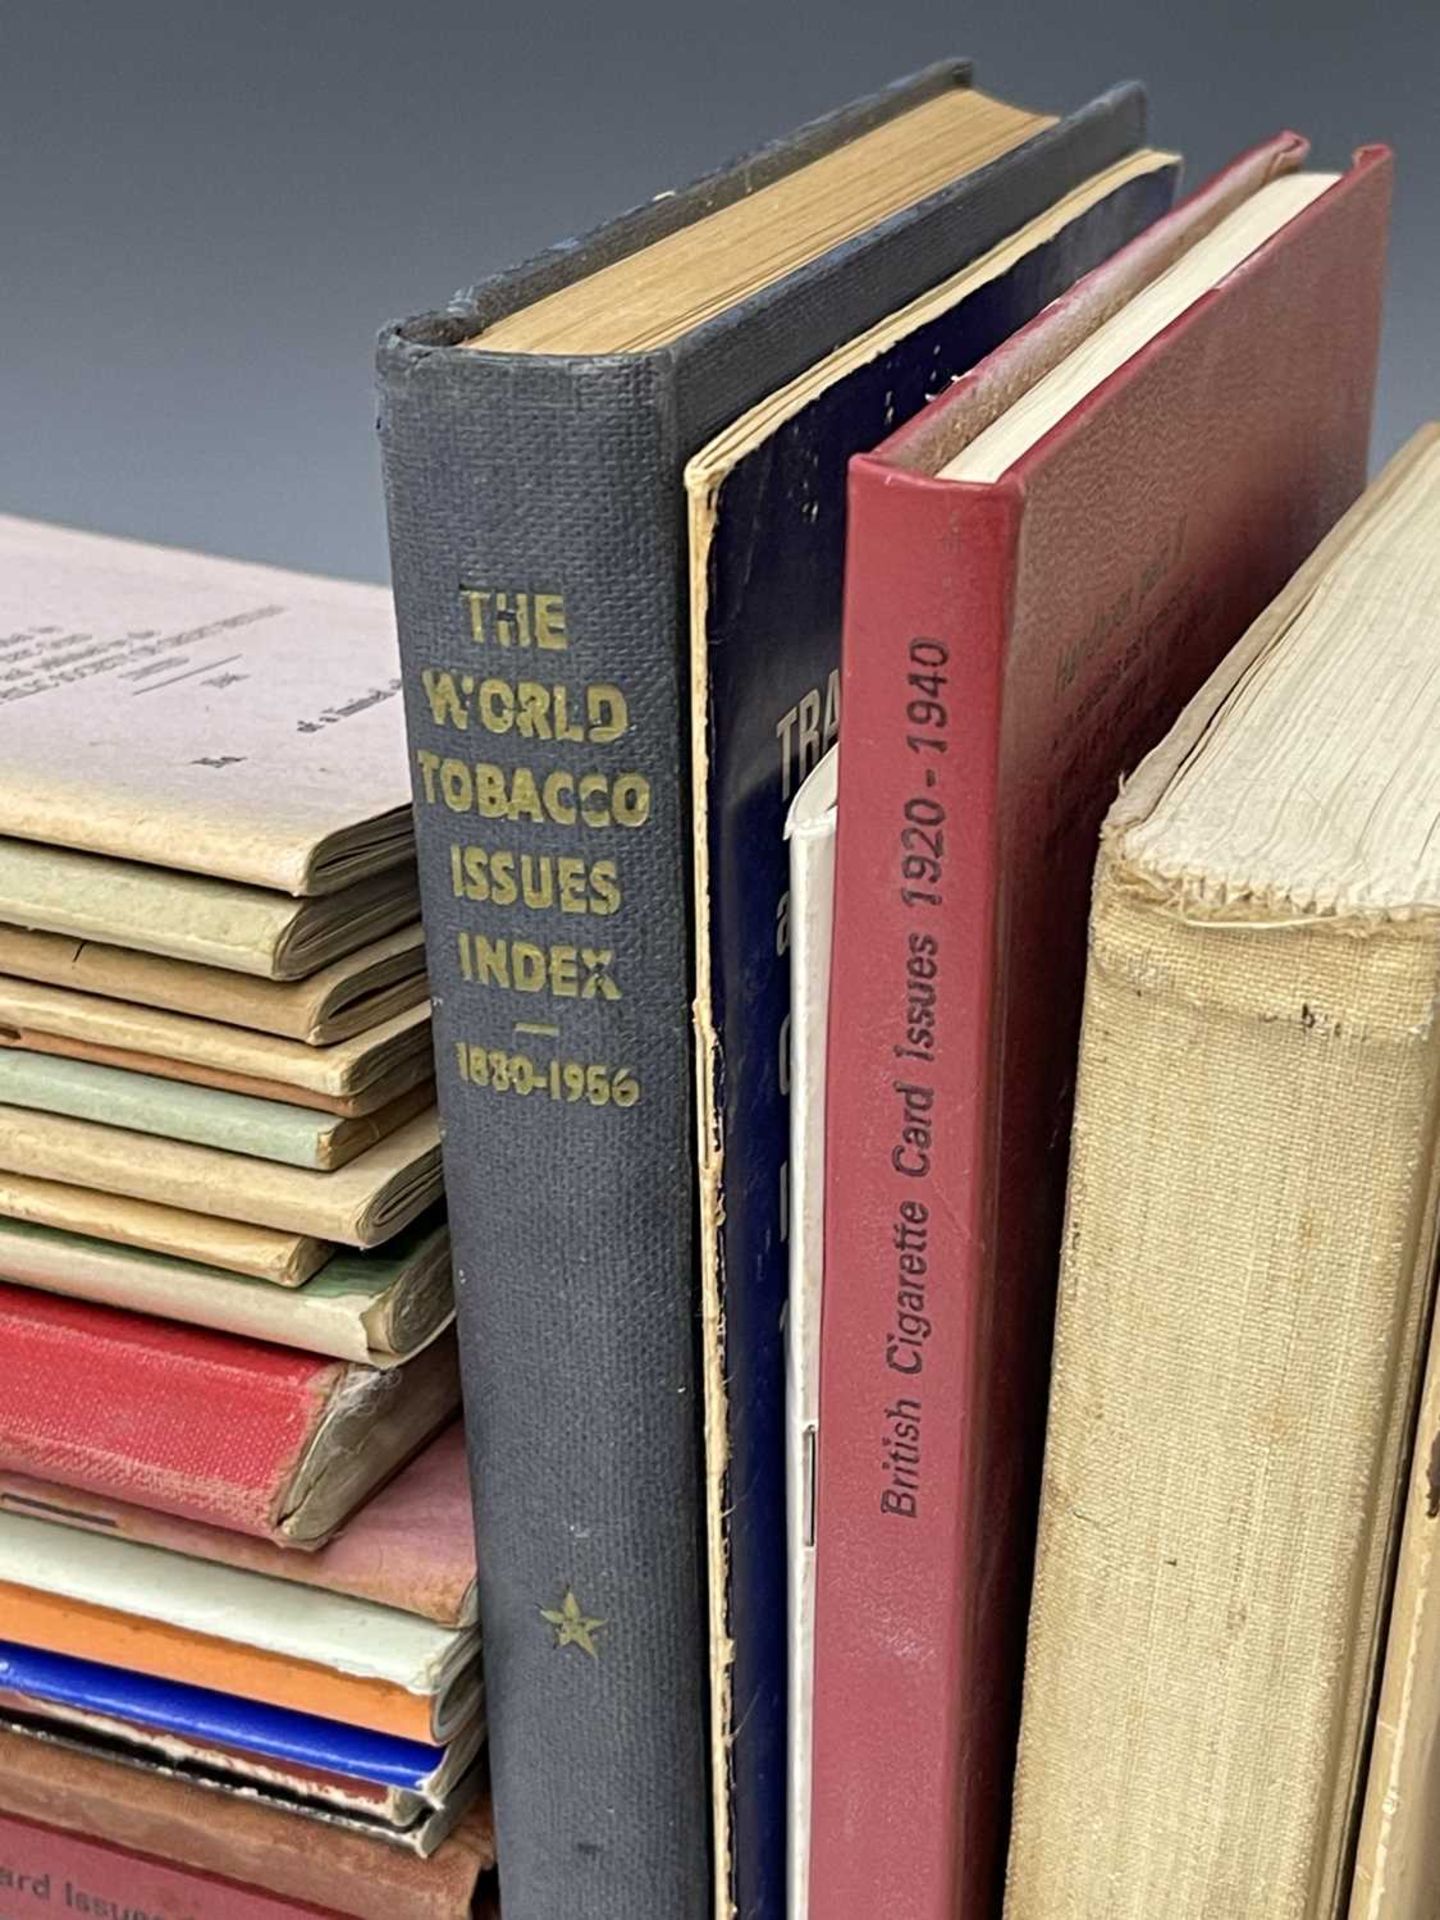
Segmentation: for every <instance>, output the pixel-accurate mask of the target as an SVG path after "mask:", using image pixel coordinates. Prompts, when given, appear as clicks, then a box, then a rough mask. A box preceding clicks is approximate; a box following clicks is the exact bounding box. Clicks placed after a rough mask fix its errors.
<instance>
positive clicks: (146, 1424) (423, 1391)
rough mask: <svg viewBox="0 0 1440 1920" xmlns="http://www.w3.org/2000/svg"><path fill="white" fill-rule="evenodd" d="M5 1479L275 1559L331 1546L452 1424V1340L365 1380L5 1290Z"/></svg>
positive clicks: (1, 1464) (240, 1344) (253, 1345)
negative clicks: (38, 1483)
mask: <svg viewBox="0 0 1440 1920" xmlns="http://www.w3.org/2000/svg"><path fill="white" fill-rule="evenodd" d="M0 1351H3V1353H4V1356H5V1362H4V1374H3V1385H0V1471H4V1472H6V1473H12V1472H13V1473H23V1474H32V1475H34V1476H36V1477H37V1478H43V1479H46V1480H51V1481H56V1482H58V1483H59V1484H60V1485H62V1486H67V1487H76V1488H79V1489H82V1490H83V1491H85V1492H87V1493H93V1494H101V1495H105V1496H107V1497H117V1498H119V1499H123V1500H129V1501H134V1502H135V1503H136V1504H137V1505H139V1506H143V1507H154V1508H157V1509H159V1510H160V1511H161V1512H164V1513H170V1514H176V1515H178V1516H180V1517H181V1518H182V1519H186V1520H194V1521H202V1522H206V1523H208V1524H210V1525H212V1526H216V1527H229V1528H233V1529H234V1530H236V1531H237V1532H240V1533H248V1534H257V1535H260V1536H261V1537H263V1538H265V1539H269V1540H273V1541H275V1542H277V1543H278V1544H281V1545H284V1546H297V1547H314V1546H318V1545H319V1544H320V1543H321V1542H323V1541H324V1540H326V1539H328V1538H329V1536H330V1535H331V1534H332V1533H333V1532H334V1531H335V1529H336V1528H337V1527H338V1526H340V1525H341V1524H342V1523H343V1522H344V1521H345V1520H346V1519H347V1518H348V1517H349V1515H350V1514H351V1513H352V1512H353V1511H354V1509H355V1508H356V1507H357V1506H359V1505H360V1503H361V1502H362V1501H363V1500H364V1499H365V1498H366V1497H367V1495H369V1494H370V1493H371V1492H372V1491H373V1490H374V1488H375V1487H376V1486H377V1485H378V1484H380V1482H381V1481H383V1480H385V1479H386V1478H388V1477H389V1475H390V1474H391V1473H393V1472H394V1470H395V1469H396V1467H398V1466H399V1465H401V1464H402V1463H403V1462H404V1461H405V1460H406V1459H407V1458H408V1457H409V1456H410V1455H411V1454H413V1453H414V1452H415V1451H416V1450H417V1448H419V1447H420V1446H421V1445H422V1444H423V1443H424V1442H425V1441H426V1440H428V1439H429V1438H430V1436H431V1435H432V1434H433V1433H434V1432H436V1430H437V1429H438V1428H440V1427H441V1426H443V1425H444V1424H445V1422H446V1421H447V1420H448V1419H449V1418H450V1416H451V1415H452V1414H453V1413H454V1412H455V1409H456V1406H457V1403H458V1401H459V1396H460V1390H459V1380H458V1375H457V1370H456V1363H455V1353H454V1343H453V1341H451V1340H448V1339H442V1340H440V1341H438V1342H436V1343H435V1344H434V1345H433V1346H431V1347H429V1348H427V1349H426V1350H425V1351H424V1352H422V1353H419V1354H417V1355H416V1356H415V1358H414V1359H412V1360H409V1361H407V1362H406V1363H405V1364H404V1365H403V1366H399V1367H392V1368H389V1369H386V1370H384V1371H377V1370H376V1369H375V1368H373V1367H365V1366H359V1365H350V1364H347V1363H346V1362H345V1361H343V1360H327V1359H322V1358H320V1357H318V1356H317V1355H315V1354H309V1353H300V1352H296V1351H294V1350H292V1349H291V1348H288V1347H272V1346H267V1345H265V1344H263V1343H262V1342H260V1341H256V1340H245V1339H241V1338H240V1337H239V1336H237V1335H235V1334H229V1333H215V1332H212V1331H210V1329H208V1328H205V1327H192V1326H187V1325H184V1324H182V1323H181V1322H179V1321H174V1320H155V1319H151V1318H150V1317H149V1316H148V1315H146V1314H141V1313H128V1312H124V1311H122V1310H121V1309H119V1308H117V1307H107V1306H98V1305H95V1304H92V1303H91V1302H89V1301H83V1300H69V1299H65V1298H62V1297H61V1296H59V1295H56V1294H48V1293H38V1292H32V1291H31V1290H30V1289H29V1288H26V1287H17V1286H11V1285H9V1284H8V1283H6V1282H0Z"/></svg>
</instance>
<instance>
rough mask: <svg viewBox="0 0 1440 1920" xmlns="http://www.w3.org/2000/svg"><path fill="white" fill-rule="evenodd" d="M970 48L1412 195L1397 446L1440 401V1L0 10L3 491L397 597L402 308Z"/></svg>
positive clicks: (1222, 146)
mask: <svg viewBox="0 0 1440 1920" xmlns="http://www.w3.org/2000/svg"><path fill="white" fill-rule="evenodd" d="M947 53H963V54H968V55H970V56H971V57H972V58H973V59H974V60H975V61H976V64H977V73H978V78H979V81H980V84H981V85H984V86H988V87H989V88H991V89H992V90H993V91H995V92H998V93H1001V94H1003V95H1006V96H1008V97H1009V98H1011V99H1014V100H1016V101H1017V102H1020V103H1021V104H1024V105H1027V106H1034V107H1044V108H1064V107H1069V106H1074V105H1078V104H1079V103H1080V102H1081V101H1083V100H1085V99H1087V98H1088V97H1089V96H1090V95H1092V94H1094V93H1097V92H1099V91H1100V90H1101V89H1102V88H1104V87H1105V86H1107V85H1109V84H1110V83H1111V82H1113V81H1115V80H1119V79H1127V78H1131V77H1138V78H1141V79H1144V80H1145V81H1146V82H1147V83H1148V85H1149V88H1150V100H1151V134H1152V139H1153V140H1154V141H1155V142H1156V143H1157V144H1164V145H1169V146H1173V147H1176V148H1178V149H1179V150H1180V151H1181V152H1183V153H1184V154H1185V156H1186V160H1187V174H1186V177H1187V180H1188V181H1189V182H1190V183H1191V184H1194V183H1196V182H1198V181H1199V180H1200V179H1201V178H1203V177H1204V176H1205V175H1206V174H1207V173H1209V172H1210V171H1212V170H1213V169H1214V168H1215V167H1217V166H1219V165H1220V164H1222V163H1223V161H1224V160H1226V159H1227V158H1228V157H1229V156H1230V155H1231V154H1232V153H1234V152H1235V151H1237V150H1238V149H1240V148H1242V147H1244V146H1247V145H1249V144H1251V143H1252V142H1254V141H1255V140H1257V139H1260V138H1261V137H1263V136H1264V135H1266V134H1268V133H1271V132H1273V131H1275V130H1276V129H1277V128H1279V127H1282V126H1290V127H1294V128H1296V129H1298V130H1299V131H1301V132H1304V133H1306V134H1308V135H1309V136H1310V137H1311V139H1312V140H1313V142H1314V146H1315V159H1316V161H1317V163H1318V164H1323V165H1326V166H1339V165H1342V164H1343V163H1344V161H1345V160H1346V158H1347V157H1348V155H1349V153H1350V152H1351V150H1352V149H1353V147H1354V146H1356V145H1357V144H1359V143H1360V142H1362V141H1367V140H1376V139H1383V140H1386V141H1388V142H1390V143H1391V144H1392V145H1393V146H1394V147H1395V148H1396V149H1397V153H1398V157H1399V166H1400V184H1399V195H1398V201H1397V206H1396V220H1395V229H1394V235H1393V243H1392V253H1391V288H1390V309H1389V320H1388V326H1387V336H1386V358H1385V365H1384V373H1383V376H1382V381H1381V389H1380V402H1379V412H1378V417H1377V423H1376V437H1375V452H1376V456H1377V457H1383V456H1384V455H1385V454H1386V453H1388V452H1389V451H1390V450H1391V449H1393V448H1394V447H1395V446H1396V445H1397V444H1398V443H1399V442H1400V441H1401V440H1402V439H1404V438H1405V437H1406V435H1407V434H1408V433H1409V432H1410V431H1411V430H1412V429H1413V428H1414V427H1415V426H1416V425H1417V424H1419V422H1420V421H1422V420H1424V419H1426V418H1427V417H1429V416H1431V415H1432V414H1436V415H1440V347H1437V338H1440V329H1437V326H1436V317H1435V316H1436V312H1437V308H1440V246H1437V244H1436V242H1437V237H1440V221H1437V211H1440V105H1437V95H1440V86H1437V83H1440V0H1381V3H1380V4H1378V5H1376V4H1372V5H1369V6H1368V7H1367V6H1362V5H1360V4H1358V0H1249V3H1248V4H1245V3H1243V0H1185V3H1184V4H1181V3H1180V0H1092V3H1091V4H1090V5H1089V6H1088V7H1087V6H1085V5H1083V4H1080V0H1040V3H1039V4H1033V5H1028V6H1027V5H1025V4H1023V3H1021V0H1010V3H1009V4H1006V3H1005V0H984V4H972V5H968V6H960V7H957V6H954V5H947V4H942V3H941V0H709V4H707V5H705V6H703V7H697V6H687V5H685V4H675V5H670V6H660V5H658V4H646V0H613V3H612V4H609V5H606V4H605V0H591V3H590V4H588V5H587V4H583V3H582V0H568V4H565V5H539V4H537V5H528V6H527V5H526V4H525V0H507V4H505V5H504V6H496V5H494V4H492V0H470V3H469V4H465V5H462V4H459V3H458V0H410V4H405V0H393V4H391V5H388V6H380V5H378V4H371V3H370V0H351V4H340V0H230V4H224V3H223V0H0V196H3V206H4V236H3V252H0V275H3V294H0V507H3V508H4V509H6V510H8V511H11V512H18V513H28V514H34V515H36V516H39V517H43V518H49V519H57V520H65V521H71V522H74V523H77V524H80V525H87V526H94V527H99V528H103V529H106V530H109V531H113V532H118V533H129V534H136V535H141V536H144V537H148V538H152V539H158V540H166V541H171V542H175V543H178V544H182V545H192V546H198V547H204V548H209V549H211V550H214V551H217V552H224V553H236V554H243V555H247V556H253V557H255V558H264V559H272V560H276V561H280V562H283V563H286V564H291V565H296V566H303V567H311V568H315V569H319V570H323V571H331V572H335V573H342V574H350V575H357V576H361V577H367V578H373V579H380V578H383V577H384V575H385V568H386V560H385V542H384V526H383V516H382V509H381V499H380V485H379V472H378V463H377V459H376V453H375V447H374V444H373V430H372V414H373V407H372V401H371V374H370V367H371V346H372V342H373V338H374V334H375V332H376V330H377V328H378V327H379V325H380V324H381V323H382V322H383V321H384V320H386V319H388V318H390V317H392V316H394V315H397V314H400V313H404V312H410V311H414V310H416V309H418V308H421V307H425V306H432V305H436V304H438V303H440V302H442V301H443V300H444V299H446V298H447V297H448V295H449V294H450V293H451V292H452V291H453V290H454V289H455V288H456V287H458V286H460V285H462V284H464V283H467V282H469V281H471V280H474V279H476V278H478V277H479V276H480V275H481V274H482V273H484V272H486V271H489V270H490V269H493V268H495V267H499V266H502V265H505V264H506V263H508V262H509V261H511V260H514V259H517V258H519V257H521V256H523V255H525V254H527V253H530V252H533V251H534V250H535V249H537V248H538V247H541V246H543V245H545V244H547V243H548V242H550V241H552V240H555V239H559V238H563V237H564V236H566V235H569V234H573V233H576V232H579V231H581V230H583V229H584V228H585V227H587V226H589V225H591V224H593V223H594V222H595V221H597V220H599V219H601V218H603V217H604V216H605V215H607V214H609V213H612V212H615V211H618V210H619V209H620V208H622V207H626V206H629V205H632V204H634V203H635V202H637V201H639V200H642V199H645V198H647V197H648V196H649V195H650V194H652V193H654V192H656V191H658V190H660V189H661V188H664V187H666V186H670V185H675V184H679V183H681V182H683V181H684V180H686V179H688V178H690V177H691V176H693V175H694V174H696V173H699V172H701V171H704V170H706V169H708V168H709V167H711V166H712V165H714V164H715V163H717V162H718V161H720V160H722V159H725V158H727V157H729V156H730V155H731V154H732V153H734V152H736V151H738V150H741V149H743V148H746V147H748V146H751V145H753V144H755V143H756V142H758V141H761V140H764V139H767V138H769V137H771V136H772V135H774V134H778V133H780V132H783V131H785V130H786V129H787V128H788V127H790V126H791V125H793V124H795V123H796V122H798V121H801V120H804V119H808V118H809V117H811V116H812V115H814V114H816V113H818V112H821V111H823V110H825V109H826V108H828V107H830V106H833V105H837V104H839V103H840V102H842V101H844V100H846V99H849V98H851V97H852V96H854V95H857V94H860V93H863V92H866V91H868V90H869V89H870V88H872V87H873V86H875V85H876V84H877V83H879V82H881V81H883V80H886V79H890V78H893V77H895V76H897V75H899V74H902V73H905V72H908V71H910V70H911V69H913V68H915V67H918V66H921V65H923V64H924V63H926V62H927V61H929V60H931V59H933V58H936V57H938V56H940V55H942V54H947Z"/></svg>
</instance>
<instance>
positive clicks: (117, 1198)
mask: <svg viewBox="0 0 1440 1920" xmlns="http://www.w3.org/2000/svg"><path fill="white" fill-rule="evenodd" d="M0 1219H3V1220H28V1221H31V1222H33V1223H34V1224H35V1225H36V1226H40V1227H53V1228H55V1229H56V1230H57V1231H59V1232H62V1233H77V1234H84V1235H85V1236H86V1237H87V1238H94V1239H98V1240H107V1241H113V1242H114V1243H115V1244H116V1245H117V1246H122V1247H141V1248H144V1249H145V1250H146V1251H147V1252H149V1253H160V1254H165V1255H168V1256H169V1257H171V1258H173V1259H176V1260H191V1261H194V1262H195V1264H196V1265H197V1266H202V1267H219V1268H221V1269H223V1270H224V1271H225V1272H226V1273H244V1274H250V1275H251V1276H253V1277H254V1278H255V1279H257V1280H268V1281H270V1282H272V1284H274V1285H275V1286H280V1287H298V1286H300V1285H301V1284H302V1282H304V1281H306V1280H308V1279H309V1278H310V1276H311V1275H312V1274H314V1273H318V1272H319V1270H320V1268H321V1267H323V1266H324V1265H325V1263H326V1261H327V1260H330V1259H332V1258H333V1257H334V1254H335V1252H336V1249H335V1247H334V1246H332V1245H331V1244H330V1242H329V1241H326V1240H316V1239H314V1238H312V1237H310V1236H308V1235H306V1234H300V1233H286V1232H285V1231H283V1230H282V1229H280V1228H277V1227H252V1226H247V1225H246V1224H245V1223H244V1222H243V1221H240V1220H221V1219H218V1218H217V1217H216V1216H215V1215H214V1214H213V1213H195V1212H190V1211H187V1210H186V1209H185V1208H183V1207H167V1206H164V1205H161V1204H160V1203H158V1202H156V1201H153V1200H132V1199H128V1198H126V1197H125V1196H124V1195H123V1194H116V1193H104V1192H101V1191H99V1190H98V1189H96V1188H93V1187H80V1186H73V1185H66V1184H65V1183H64V1182H62V1181H59V1180H41V1179H36V1178H33V1177H32V1176H30V1175H29V1174H23V1173H7V1172H3V1171H0Z"/></svg>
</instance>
